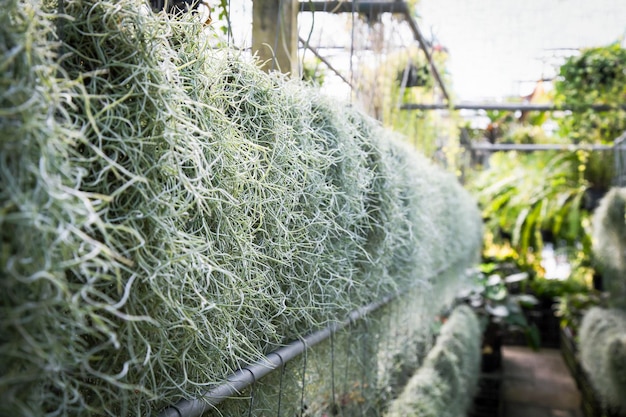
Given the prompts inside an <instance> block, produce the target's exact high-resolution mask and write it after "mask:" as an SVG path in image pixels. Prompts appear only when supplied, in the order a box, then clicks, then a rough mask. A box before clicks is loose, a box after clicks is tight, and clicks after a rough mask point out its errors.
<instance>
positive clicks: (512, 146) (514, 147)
mask: <svg viewBox="0 0 626 417" xmlns="http://www.w3.org/2000/svg"><path fill="white" fill-rule="evenodd" d="M467 147H468V148H469V149H470V150H472V151H490V152H491V151H492V152H496V151H521V152H534V151H569V152H575V151H579V150H583V151H612V150H614V149H615V146H614V145H584V144H583V145H572V144H569V145H561V144H518V143H494V144H491V143H473V144H470V145H469V146H467Z"/></svg>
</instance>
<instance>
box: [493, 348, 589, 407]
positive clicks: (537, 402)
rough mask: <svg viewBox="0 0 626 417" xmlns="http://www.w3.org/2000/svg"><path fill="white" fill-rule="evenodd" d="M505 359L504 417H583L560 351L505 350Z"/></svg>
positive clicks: (574, 385) (503, 369)
mask: <svg viewBox="0 0 626 417" xmlns="http://www.w3.org/2000/svg"><path fill="white" fill-rule="evenodd" d="M502 356H503V357H502V393H501V394H502V398H503V402H504V409H503V414H504V417H583V414H582V411H581V409H580V404H581V399H580V393H579V392H578V388H577V387H576V383H575V382H574V379H573V378H572V377H571V375H570V373H569V370H568V369H567V367H566V366H565V363H564V362H563V358H562V356H561V351H560V350H558V349H541V350H539V351H538V352H535V351H533V350H532V349H530V348H527V347H518V346H504V347H503V348H502Z"/></svg>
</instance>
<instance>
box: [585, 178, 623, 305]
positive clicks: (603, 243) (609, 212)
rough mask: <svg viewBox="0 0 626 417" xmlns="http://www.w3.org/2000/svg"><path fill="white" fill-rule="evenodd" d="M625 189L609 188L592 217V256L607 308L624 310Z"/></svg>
mask: <svg viewBox="0 0 626 417" xmlns="http://www.w3.org/2000/svg"><path fill="white" fill-rule="evenodd" d="M625 215H626V188H617V187H615V188H611V189H610V190H609V192H608V193H607V194H606V195H605V196H604V197H603V198H602V200H600V204H599V206H598V208H596V210H595V212H594V215H593V254H594V256H595V258H596V260H597V262H598V264H599V269H600V271H601V272H602V282H603V285H604V287H605V290H606V291H607V293H608V303H609V306H610V307H615V308H621V309H626V218H625Z"/></svg>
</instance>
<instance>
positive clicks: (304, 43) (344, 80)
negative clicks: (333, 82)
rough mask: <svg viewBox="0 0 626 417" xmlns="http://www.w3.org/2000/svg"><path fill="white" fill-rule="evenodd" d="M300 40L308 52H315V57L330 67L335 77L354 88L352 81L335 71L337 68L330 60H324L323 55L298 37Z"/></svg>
mask: <svg viewBox="0 0 626 417" xmlns="http://www.w3.org/2000/svg"><path fill="white" fill-rule="evenodd" d="M298 40H299V41H300V43H301V44H302V45H304V47H305V48H307V49H308V50H310V51H311V52H313V55H315V56H316V57H317V58H318V59H319V60H320V61H322V62H323V63H324V64H325V65H326V66H327V67H328V69H329V70H331V71H332V72H334V73H335V75H337V76H338V77H339V78H341V81H343V82H344V83H346V84H348V85H349V86H350V88H352V84H351V83H350V81H349V80H348V79H347V78H346V77H344V76H343V75H342V74H341V73H340V72H339V70H337V69H335V67H333V66H332V64H331V63H330V62H328V60H327V59H326V58H324V57H323V56H322V55H320V53H319V52H318V51H317V49H315V48H314V47H312V46H311V45H309V43H308V42H307V41H305V40H304V39H302V38H301V37H298Z"/></svg>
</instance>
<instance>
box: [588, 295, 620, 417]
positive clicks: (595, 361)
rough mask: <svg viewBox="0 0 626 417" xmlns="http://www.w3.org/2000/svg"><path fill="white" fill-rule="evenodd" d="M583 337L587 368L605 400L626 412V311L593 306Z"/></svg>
mask: <svg viewBox="0 0 626 417" xmlns="http://www.w3.org/2000/svg"><path fill="white" fill-rule="evenodd" d="M579 339H580V357H581V362H582V365H583V368H584V369H585V371H586V372H587V374H588V375H589V379H590V380H591V382H592V384H593V386H594V387H595V389H596V391H597V392H598V394H599V395H600V397H601V399H602V402H603V403H604V404H605V405H607V406H610V407H613V408H615V409H617V410H621V412H626V395H625V394H626V312H625V311H623V310H617V309H603V308H599V307H593V308H591V309H589V311H587V313H585V315H584V317H583V320H582V323H581V326H580V333H579Z"/></svg>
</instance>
